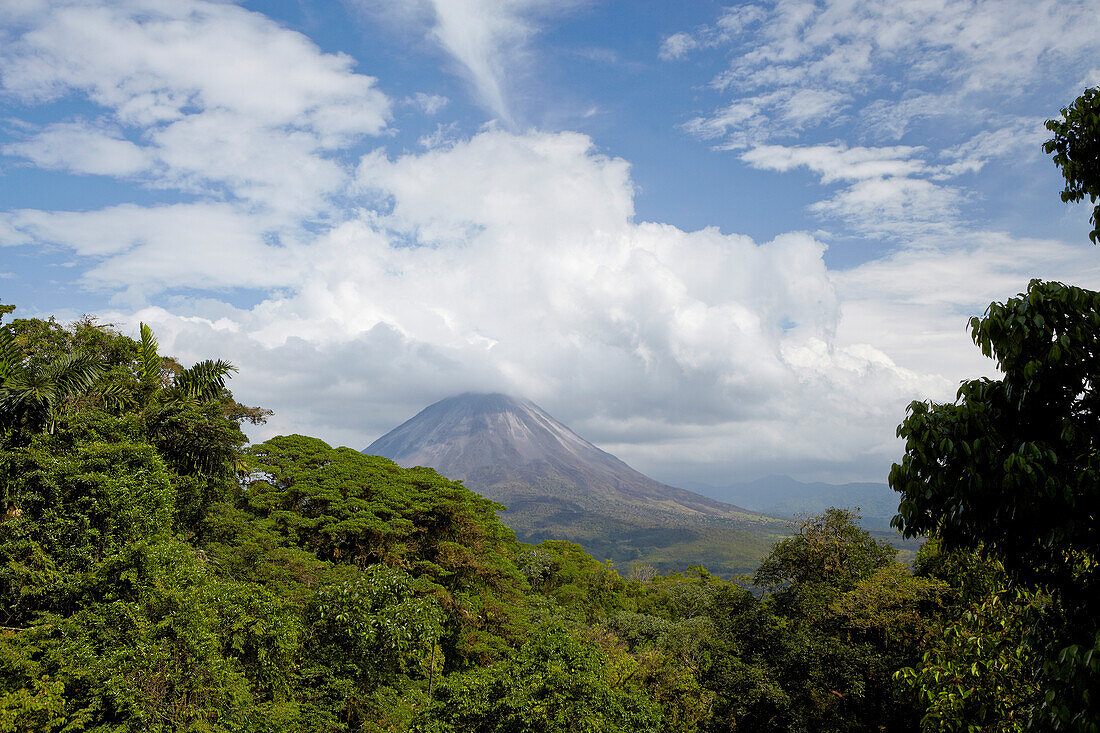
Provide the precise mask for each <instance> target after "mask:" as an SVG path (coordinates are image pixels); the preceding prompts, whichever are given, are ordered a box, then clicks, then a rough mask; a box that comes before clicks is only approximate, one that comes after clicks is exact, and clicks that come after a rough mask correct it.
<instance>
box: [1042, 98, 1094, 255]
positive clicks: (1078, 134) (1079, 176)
mask: <svg viewBox="0 0 1100 733" xmlns="http://www.w3.org/2000/svg"><path fill="white" fill-rule="evenodd" d="M1046 127H1047V129H1048V130H1050V131H1051V132H1052V133H1054V137H1052V138H1051V139H1050V140H1047V141H1046V142H1045V143H1044V144H1043V150H1044V151H1045V152H1046V153H1047V154H1048V155H1053V158H1054V164H1055V165H1056V166H1058V167H1059V168H1060V169H1061V171H1062V176H1063V177H1064V178H1065V180H1066V187H1065V188H1064V189H1063V190H1062V201H1065V202H1070V201H1074V202H1076V201H1082V200H1084V198H1085V197H1086V196H1088V198H1089V201H1090V202H1091V203H1093V204H1096V200H1097V199H1098V198H1100V88H1096V87H1093V88H1091V89H1086V90H1085V91H1084V93H1083V94H1082V95H1081V96H1080V97H1078V98H1077V99H1076V100H1074V102H1073V104H1071V105H1069V106H1068V107H1063V108H1062V119H1060V120H1047V123H1046ZM1090 221H1091V222H1092V231H1091V232H1089V239H1091V240H1092V242H1093V244H1097V243H1100V205H1096V206H1095V207H1094V208H1093V211H1092V218H1091V220H1090Z"/></svg>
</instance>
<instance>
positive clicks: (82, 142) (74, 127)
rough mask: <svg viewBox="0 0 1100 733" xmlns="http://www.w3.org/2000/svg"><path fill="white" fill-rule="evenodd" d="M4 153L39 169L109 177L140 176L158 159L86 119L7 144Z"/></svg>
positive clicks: (50, 127) (116, 133)
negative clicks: (23, 159) (19, 158)
mask: <svg viewBox="0 0 1100 733" xmlns="http://www.w3.org/2000/svg"><path fill="white" fill-rule="evenodd" d="M3 152H4V154H5V155H12V156H18V157H21V158H26V159H27V160H28V161H30V162H31V163H33V164H34V165H36V166H38V167H39V168H47V169H55V170H64V171H70V172H73V173H91V174H98V175H107V176H130V175H134V174H137V173H141V172H144V171H146V170H148V169H149V167H150V166H151V165H152V164H153V161H154V160H155V159H154V157H153V156H152V155H151V154H150V153H149V151H147V150H143V149H142V148H141V147H140V146H138V145H135V144H134V143H132V142H130V141H129V140H127V139H126V138H125V137H123V135H122V133H121V131H120V130H118V129H117V128H113V127H111V126H110V125H97V124H93V123H89V122H87V121H83V120H80V121H76V122H58V123H54V124H51V125H47V126H46V127H44V128H43V129H42V130H41V131H40V132H38V133H36V134H34V135H33V136H32V137H31V138H30V139H28V140H25V141H23V142H18V143H10V144H8V145H5V146H4V148H3Z"/></svg>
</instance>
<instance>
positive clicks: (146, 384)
mask: <svg viewBox="0 0 1100 733" xmlns="http://www.w3.org/2000/svg"><path fill="white" fill-rule="evenodd" d="M139 330H140V332H141V354H140V358H141V374H140V375H139V376H140V377H141V386H142V387H143V388H144V389H146V390H148V391H153V390H155V389H157V387H159V386H160V368H161V364H162V363H163V360H162V359H161V358H160V355H159V354H158V353H157V347H158V345H157V339H156V337H155V336H153V329H151V328H149V327H148V326H147V325H145V324H144V323H142V324H141V325H140V326H139Z"/></svg>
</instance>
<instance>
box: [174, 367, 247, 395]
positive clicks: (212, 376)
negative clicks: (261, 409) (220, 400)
mask: <svg viewBox="0 0 1100 733" xmlns="http://www.w3.org/2000/svg"><path fill="white" fill-rule="evenodd" d="M235 371H237V367H235V366H233V365H232V364H230V363H229V362H228V361H225V360H224V359H218V360H217V361H214V360H211V359H207V360H206V361H200V362H199V363H198V364H195V365H194V366H192V367H190V368H188V369H184V370H183V371H182V372H180V373H179V374H178V375H176V380H175V387H176V388H177V389H179V390H180V391H181V392H183V393H184V394H185V395H187V396H188V397H190V398H191V399H195V400H199V401H201V402H206V401H208V400H212V399H215V398H216V397H217V396H218V395H219V394H221V391H222V389H223V388H224V387H225V380H226V379H227V378H228V377H229V375H230V374H231V373H232V372H235Z"/></svg>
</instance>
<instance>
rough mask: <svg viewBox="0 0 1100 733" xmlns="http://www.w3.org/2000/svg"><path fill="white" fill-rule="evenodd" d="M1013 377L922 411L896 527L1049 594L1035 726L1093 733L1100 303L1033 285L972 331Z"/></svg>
mask: <svg viewBox="0 0 1100 733" xmlns="http://www.w3.org/2000/svg"><path fill="white" fill-rule="evenodd" d="M971 331H972V335H973V338H974V341H975V343H977V344H978V346H979V347H980V348H981V349H982V352H983V353H985V354H986V355H988V356H991V357H993V358H994V359H995V360H996V362H997V365H998V367H999V368H1000V370H1001V371H1002V373H1003V375H1004V376H1003V378H1001V379H997V380H990V379H980V380H971V381H967V382H964V383H963V384H962V386H960V388H959V391H958V397H957V399H956V401H955V402H954V403H951V404H933V403H924V402H915V403H913V404H912V405H910V407H909V411H908V416H907V417H906V419H905V421H904V422H903V423H902V425H901V426H900V427H899V428H898V435H899V436H900V437H902V438H904V439H905V441H906V443H905V455H904V457H903V459H902V462H901V463H900V464H896V465H895V466H894V467H893V469H892V470H891V472H890V484H891V486H892V487H893V488H894V490H896V491H898V492H900V493H901V495H902V501H901V504H900V507H899V514H898V516H897V517H896V518H895V520H894V521H895V524H896V526H898V527H899V528H901V529H902V530H903V531H904V532H905V534H906V535H907V536H916V535H918V534H933V535H935V536H937V537H939V538H940V540H941V542H942V543H943V545H944V547H945V549H948V550H953V549H971V550H980V551H981V552H983V553H986V554H988V555H990V556H992V557H994V558H997V559H999V560H1000V561H1001V562H1003V564H1004V567H1005V570H1006V572H1007V573H1008V575H1009V577H1010V578H1011V579H1013V580H1015V581H1017V582H1020V583H1023V584H1025V586H1031V587H1034V588H1036V589H1038V590H1041V591H1047V592H1049V593H1050V594H1051V599H1052V603H1051V605H1050V607H1049V608H1048V609H1047V611H1046V612H1045V613H1044V614H1041V615H1039V616H1037V617H1036V618H1034V619H1033V620H1032V621H1031V623H1030V624H1029V639H1028V643H1029V644H1030V646H1031V647H1032V648H1033V649H1034V660H1033V663H1034V664H1035V665H1036V666H1039V667H1041V668H1039V669H1037V670H1035V673H1036V674H1037V675H1038V676H1039V679H1040V680H1041V684H1042V687H1043V689H1044V692H1045V699H1044V700H1043V702H1042V704H1041V705H1040V706H1039V707H1038V708H1037V709H1036V710H1035V712H1034V720H1033V722H1032V725H1033V727H1034V729H1037V730H1044V729H1054V730H1081V731H1093V730H1097V729H1098V728H1097V727H1096V726H1097V723H1096V721H1097V720H1100V700H1098V699H1096V698H1095V697H1092V696H1090V694H1089V693H1088V691H1089V690H1093V689H1097V687H1100V627H1098V625H1097V623H1096V620H1095V617H1094V616H1093V615H1092V612H1091V610H1090V609H1091V608H1092V607H1093V604H1095V602H1096V600H1097V598H1098V596H1097V593H1098V592H1100V583H1098V575H1097V570H1098V565H1097V563H1098V561H1100V556H1098V549H1100V545H1098V541H1100V522H1098V521H1097V520H1098V518H1100V473H1098V469H1100V456H1098V454H1097V445H1098V441H1100V409H1098V408H1100V393H1098V392H1097V380H1098V376H1100V293H1095V292H1092V291H1088V290H1083V289H1081V288H1076V287H1071V286H1067V285H1063V284H1061V283H1049V282H1041V281H1038V280H1033V281H1032V282H1031V283H1030V284H1029V286H1028V289H1027V291H1026V292H1024V293H1020V294H1019V296H1017V297H1016V298H1012V299H1009V300H1008V301H1006V302H1005V303H993V304H991V305H990V306H989V308H988V309H987V311H986V313H985V315H984V317H982V318H974V319H972V321H971Z"/></svg>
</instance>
